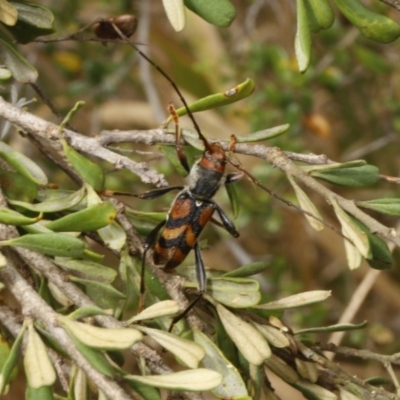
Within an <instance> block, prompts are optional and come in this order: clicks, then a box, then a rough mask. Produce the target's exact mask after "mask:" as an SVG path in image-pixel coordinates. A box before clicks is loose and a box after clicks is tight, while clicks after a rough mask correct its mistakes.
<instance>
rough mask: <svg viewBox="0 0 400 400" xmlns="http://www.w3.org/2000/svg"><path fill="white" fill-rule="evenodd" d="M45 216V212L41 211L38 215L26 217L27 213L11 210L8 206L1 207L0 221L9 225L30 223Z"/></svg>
mask: <svg viewBox="0 0 400 400" xmlns="http://www.w3.org/2000/svg"><path fill="white" fill-rule="evenodd" d="M42 217H43V214H42V213H40V214H39V215H38V216H37V217H34V218H29V217H25V215H22V214H20V213H19V212H17V211H14V210H11V209H9V208H6V207H0V223H2V224H7V225H16V226H22V225H30V224H34V223H36V222H38V221H40V220H41V219H42Z"/></svg>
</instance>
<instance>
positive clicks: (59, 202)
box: [10, 186, 86, 213]
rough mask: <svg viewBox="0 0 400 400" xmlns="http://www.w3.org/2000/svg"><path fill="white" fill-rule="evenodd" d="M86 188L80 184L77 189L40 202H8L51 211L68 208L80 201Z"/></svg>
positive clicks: (34, 209) (29, 208)
mask: <svg viewBox="0 0 400 400" xmlns="http://www.w3.org/2000/svg"><path fill="white" fill-rule="evenodd" d="M85 192H86V189H85V187H84V186H82V187H81V188H80V189H79V190H78V191H76V192H71V193H70V194H67V195H65V196H62V197H61V196H60V197H59V198H55V199H50V200H46V201H43V202H41V203H35V204H32V203H27V202H24V201H18V200H10V203H11V204H12V205H14V206H19V207H23V208H25V209H26V210H30V211H38V212H46V213H53V212H59V211H64V210H68V209H69V208H72V207H74V206H76V205H77V204H78V203H79V202H80V201H82V199H83V196H84V195H85Z"/></svg>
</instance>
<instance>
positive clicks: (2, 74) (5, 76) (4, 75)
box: [0, 65, 12, 81]
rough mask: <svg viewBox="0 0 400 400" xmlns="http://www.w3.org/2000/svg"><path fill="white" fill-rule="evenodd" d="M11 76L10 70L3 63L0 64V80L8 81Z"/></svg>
mask: <svg viewBox="0 0 400 400" xmlns="http://www.w3.org/2000/svg"><path fill="white" fill-rule="evenodd" d="M11 77H12V74H11V71H10V70H9V69H8V68H6V67H5V66H4V65H0V81H8V80H9V79H10V78H11Z"/></svg>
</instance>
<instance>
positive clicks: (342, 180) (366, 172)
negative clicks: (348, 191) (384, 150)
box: [311, 164, 379, 187]
mask: <svg viewBox="0 0 400 400" xmlns="http://www.w3.org/2000/svg"><path fill="white" fill-rule="evenodd" d="M311 176H313V177H315V178H320V179H323V180H325V181H328V182H331V183H335V184H336V185H342V186H353V187H361V186H369V185H373V184H374V183H376V182H378V180H379V169H378V168H377V167H375V166H374V165H369V164H367V165H363V166H361V167H354V168H341V167H337V168H329V166H328V168H327V169H326V170H322V169H319V170H315V171H312V172H311Z"/></svg>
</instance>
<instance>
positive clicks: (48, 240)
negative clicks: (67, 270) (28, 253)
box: [0, 233, 85, 257]
mask: <svg viewBox="0 0 400 400" xmlns="http://www.w3.org/2000/svg"><path fill="white" fill-rule="evenodd" d="M0 246H13V247H14V246H15V247H23V248H25V249H29V250H33V251H37V252H38V253H42V254H47V255H49V256H58V257H82V256H83V253H84V249H85V245H84V243H83V242H82V241H81V240H79V239H77V238H74V237H72V236H68V235H65V234H63V233H36V234H31V233H28V234H26V235H24V236H21V237H18V238H15V239H11V240H4V241H1V242H0Z"/></svg>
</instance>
